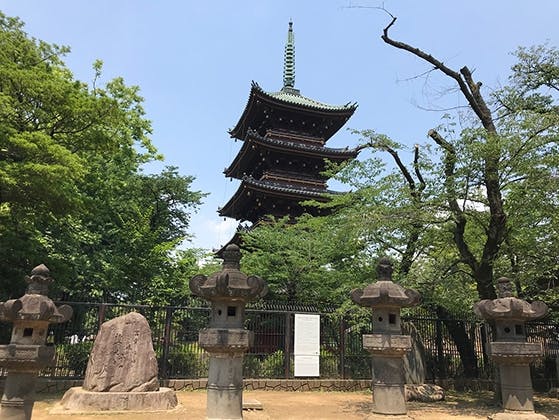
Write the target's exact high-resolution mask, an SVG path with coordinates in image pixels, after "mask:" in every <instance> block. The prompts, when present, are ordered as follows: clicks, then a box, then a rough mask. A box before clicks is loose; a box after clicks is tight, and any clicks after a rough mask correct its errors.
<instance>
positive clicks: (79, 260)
mask: <svg viewBox="0 0 559 420" xmlns="http://www.w3.org/2000/svg"><path fill="white" fill-rule="evenodd" d="M68 51H69V48H67V47H60V46H57V45H52V44H48V43H46V42H44V41H40V40H36V39H34V38H31V37H29V36H28V35H27V34H26V33H25V32H24V31H23V23H22V22H21V21H20V20H18V19H17V18H10V17H6V16H5V15H3V14H0V279H1V280H0V281H1V283H0V287H1V288H2V290H3V291H4V293H9V294H10V296H12V297H13V296H20V295H21V293H22V291H23V290H22V289H23V286H24V285H23V284H22V283H23V282H22V278H23V276H24V275H25V274H27V273H28V272H29V270H30V269H31V268H32V267H33V266H35V265H37V264H39V263H46V264H47V266H49V268H51V270H52V271H53V273H55V274H54V276H55V278H56V283H55V286H57V287H59V288H60V290H61V291H62V292H63V297H66V298H74V299H87V300H90V299H103V300H121V301H122V300H126V301H133V302H151V303H163V302H169V301H170V300H173V299H177V298H178V296H179V295H184V289H185V287H184V284H183V283H184V281H185V279H183V278H181V277H179V276H178V275H179V274H183V273H184V272H185V268H186V265H190V267H191V268H194V267H196V262H195V261H193V260H192V258H190V255H192V254H193V253H194V252H195V251H194V250H193V251H189V252H183V251H178V248H177V247H178V246H179V245H180V244H181V243H182V242H183V241H185V240H188V238H189V235H188V228H189V223H190V214H191V212H192V211H195V210H196V208H197V206H198V205H200V203H201V200H202V198H203V196H204V194H203V193H201V192H197V191H192V189H191V184H192V181H193V179H194V178H193V177H191V176H183V175H179V173H178V170H177V168H173V167H168V168H165V169H164V170H163V171H162V172H160V173H157V174H151V175H146V174H143V173H142V171H141V167H142V165H143V164H144V163H146V162H148V161H151V160H154V159H161V156H159V155H158V154H157V151H156V149H155V147H154V146H153V145H152V143H151V141H150V139H149V135H150V133H151V124H150V122H149V121H148V120H147V119H146V118H145V115H144V110H143V108H142V101H143V98H142V97H141V96H140V95H139V88H138V87H135V86H127V85H126V84H125V83H124V81H123V80H122V78H116V79H114V80H111V81H109V82H107V83H105V84H104V85H103V86H101V85H100V83H99V81H100V79H101V76H102V63H101V62H100V61H96V62H95V63H94V65H93V71H94V81H93V84H92V85H88V84H86V83H83V82H80V81H78V80H75V79H74V78H73V76H72V73H71V72H70V70H69V69H68V68H67V67H66V66H65V65H64V62H63V58H64V55H65V54H66V53H67V52H68ZM5 297H8V296H5Z"/></svg>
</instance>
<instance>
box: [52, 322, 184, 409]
mask: <svg viewBox="0 0 559 420" xmlns="http://www.w3.org/2000/svg"><path fill="white" fill-rule="evenodd" d="M177 403H178V402H177V397H176V395H175V392H174V391H173V390H172V389H169V388H160V387H159V380H158V378H157V359H156V356H155V352H154V350H153V344H152V339H151V330H150V328H149V324H148V322H147V320H146V319H145V318H144V317H143V316H142V315H141V314H139V313H137V312H131V313H129V314H126V315H123V316H120V317H118V318H115V319H112V320H110V321H107V322H105V323H103V325H101V328H100V330H99V333H98V334H97V337H96V338H95V342H94V344H93V349H92V351H91V355H90V357H89V362H88V364H87V370H86V372H85V380H84V382H83V386H82V387H74V388H70V389H69V390H68V391H67V392H66V393H65V394H64V396H63V397H62V400H61V402H60V404H59V406H58V407H57V408H56V410H55V411H56V412H68V411H72V412H85V411H125V410H126V411H144V410H149V411H160V410H170V409H173V408H175V407H176V406H177Z"/></svg>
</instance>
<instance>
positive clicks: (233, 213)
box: [218, 176, 339, 223]
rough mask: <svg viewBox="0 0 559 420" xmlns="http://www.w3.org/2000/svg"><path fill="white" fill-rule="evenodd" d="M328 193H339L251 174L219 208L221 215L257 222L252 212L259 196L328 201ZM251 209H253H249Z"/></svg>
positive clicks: (254, 211)
mask: <svg viewBox="0 0 559 420" xmlns="http://www.w3.org/2000/svg"><path fill="white" fill-rule="evenodd" d="M328 194H339V193H338V192H336V191H330V190H327V189H324V188H313V187H305V186H301V185H290V184H287V183H284V182H276V181H271V180H264V179H262V180H257V179H255V178H253V177H251V176H244V177H243V178H242V182H241V185H240V186H239V188H238V189H237V191H236V192H235V194H234V195H233V196H232V197H231V198H230V199H229V201H228V202H227V203H226V204H225V205H224V206H223V207H221V208H220V209H219V210H218V213H219V215H220V216H225V217H232V218H234V219H237V220H249V221H251V222H253V223H254V222H256V220H253V219H255V218H254V217H251V216H250V213H257V211H256V210H255V209H256V208H257V206H255V205H254V204H253V202H254V200H256V197H257V196H259V195H260V196H262V195H264V196H266V197H267V198H271V199H274V200H275V199H277V198H284V199H288V200H289V201H294V202H296V203H298V202H300V201H305V200H317V201H322V202H326V201H328V196H327V195H328ZM251 209H252V210H251ZM249 210H251V211H249Z"/></svg>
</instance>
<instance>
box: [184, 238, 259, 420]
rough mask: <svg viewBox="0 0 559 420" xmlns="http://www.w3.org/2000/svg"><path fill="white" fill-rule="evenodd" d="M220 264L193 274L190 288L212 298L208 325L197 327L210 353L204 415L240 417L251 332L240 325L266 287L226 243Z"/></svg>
mask: <svg viewBox="0 0 559 420" xmlns="http://www.w3.org/2000/svg"><path fill="white" fill-rule="evenodd" d="M222 255H223V268H222V270H221V271H219V272H217V273H214V274H212V275H211V276H209V277H206V276H204V275H201V274H199V275H196V276H194V277H193V278H192V279H191V280H190V290H192V292H193V293H194V294H195V295H197V296H200V297H203V298H204V299H206V300H209V301H210V302H211V306H212V308H211V314H210V322H209V327H208V328H205V329H203V330H201V331H200V334H199V342H200V346H201V347H202V348H204V349H205V350H206V351H207V352H208V353H209V354H210V366H209V372H208V395H207V408H206V415H207V418H208V419H212V420H214V419H216V420H217V419H230V420H234V419H242V418H243V411H242V404H243V358H244V353H245V352H246V351H247V350H248V348H249V344H250V342H251V337H252V332H251V331H249V330H247V329H245V328H244V326H243V323H244V320H245V305H246V303H247V302H248V301H250V300H254V299H257V298H260V297H262V296H264V295H265V294H266V293H267V292H268V287H267V286H266V283H265V281H264V280H262V279H261V278H259V277H256V276H250V277H248V276H246V275H245V274H243V273H242V272H241V271H240V260H241V252H240V249H239V247H238V246H237V245H234V244H229V245H227V247H225V250H224V251H223V254H222Z"/></svg>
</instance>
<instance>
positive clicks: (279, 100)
mask: <svg viewBox="0 0 559 420" xmlns="http://www.w3.org/2000/svg"><path fill="white" fill-rule="evenodd" d="M261 104H265V105H267V106H269V107H272V108H275V109H278V110H284V111H291V112H293V111H295V112H298V113H301V114H306V115H307V116H309V117H315V118H324V117H326V118H328V119H329V120H331V122H330V126H328V127H326V130H325V133H327V137H326V138H327V139H328V138H330V137H331V136H332V135H334V133H335V132H336V131H338V130H339V129H340V128H341V127H342V126H343V125H344V124H345V123H346V121H347V120H348V119H349V118H350V117H351V116H352V115H353V113H354V112H355V110H356V109H357V104H356V103H351V102H350V103H347V104H345V105H329V104H325V103H322V102H319V101H316V100H314V99H310V98H307V97H306V96H303V95H301V94H300V93H299V90H298V89H294V88H290V87H284V88H282V89H281V90H280V91H279V92H266V91H264V90H263V89H262V88H261V87H260V86H259V85H258V83H256V82H255V81H253V82H252V84H251V89H250V95H249V98H248V101H247V104H246V106H245V109H244V111H243V113H242V115H241V117H240V118H239V121H238V122H237V124H236V125H235V127H234V128H232V129H231V130H230V131H229V134H230V135H231V137H234V138H237V139H239V140H244V139H245V137H246V134H247V131H248V130H249V129H255V128H256V127H251V126H250V124H251V122H253V121H256V120H260V119H261V118H262V117H261V116H260V115H259V114H260V112H259V111H258V109H257V108H258V107H259V105H261Z"/></svg>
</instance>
